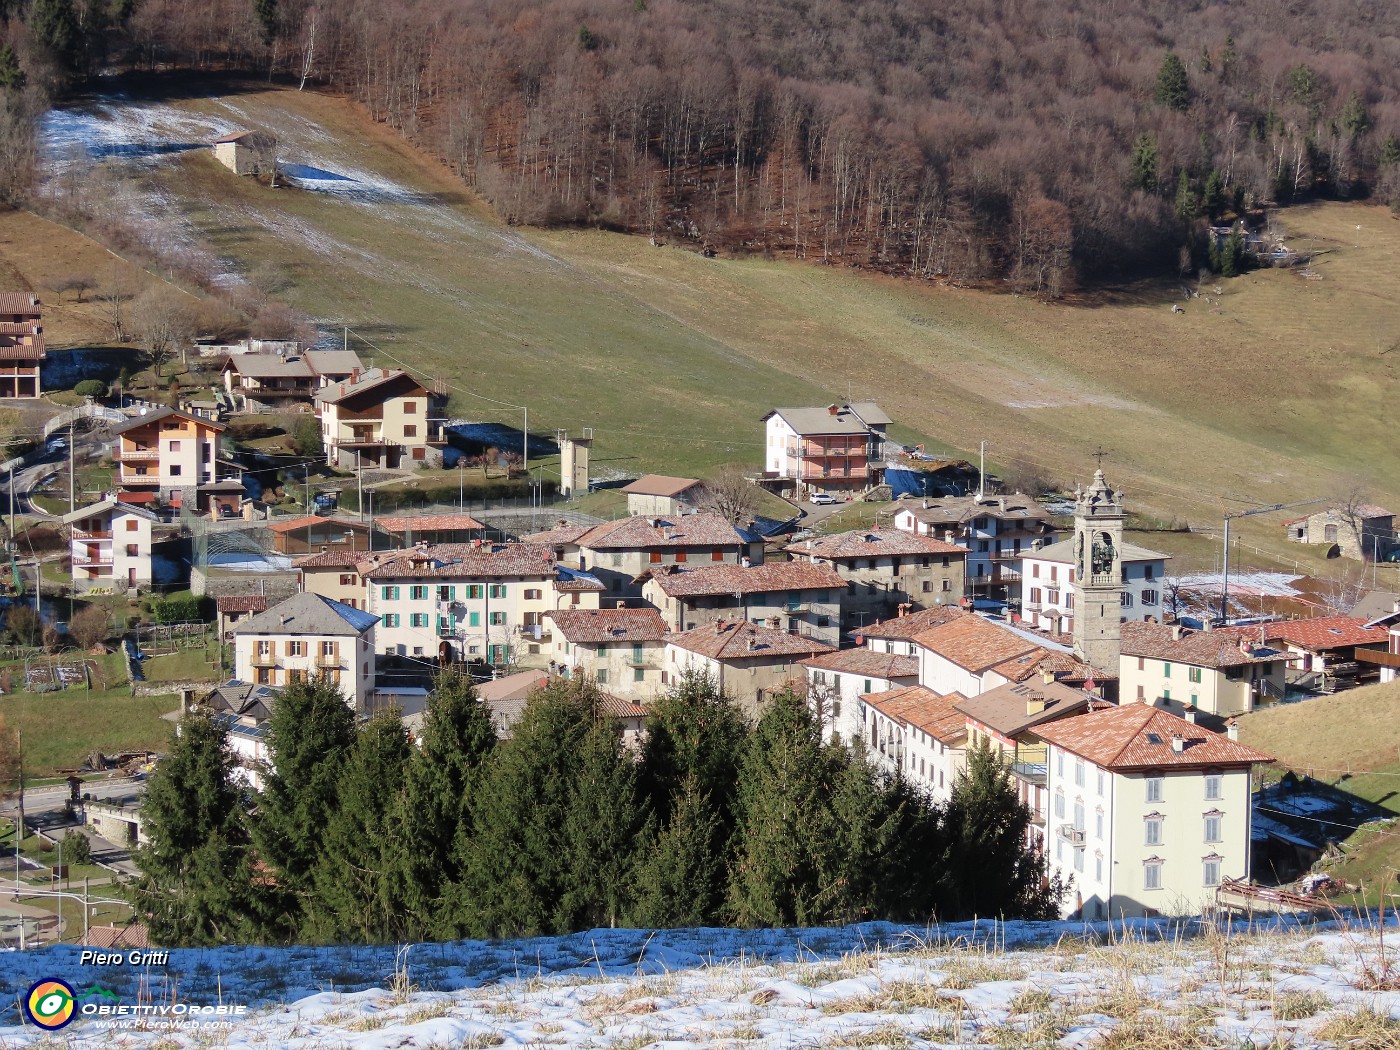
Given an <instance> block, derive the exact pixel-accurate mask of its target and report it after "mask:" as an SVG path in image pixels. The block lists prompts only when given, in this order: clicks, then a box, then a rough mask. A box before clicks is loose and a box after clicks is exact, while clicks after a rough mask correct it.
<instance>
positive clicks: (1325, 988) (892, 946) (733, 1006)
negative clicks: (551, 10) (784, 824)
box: [0, 916, 1400, 1050]
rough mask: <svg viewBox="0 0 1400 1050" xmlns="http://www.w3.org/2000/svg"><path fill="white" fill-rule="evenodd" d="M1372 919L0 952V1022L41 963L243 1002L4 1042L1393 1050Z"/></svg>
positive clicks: (121, 982) (151, 991) (41, 970)
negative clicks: (201, 1024)
mask: <svg viewBox="0 0 1400 1050" xmlns="http://www.w3.org/2000/svg"><path fill="white" fill-rule="evenodd" d="M1379 934H1380V931H1379V930H1378V928H1377V927H1376V926H1375V924H1374V922H1371V923H1367V922H1366V921H1365V920H1362V922H1360V923H1354V924H1353V925H1352V926H1351V927H1350V928H1348V927H1347V926H1346V925H1342V924H1337V923H1325V924H1321V925H1319V926H1317V927H1315V928H1312V929H1309V930H1302V929H1299V928H1297V927H1296V926H1288V925H1283V926H1274V927H1272V928H1268V929H1262V930H1261V929H1258V928H1256V929H1254V930H1253V931H1246V930H1244V929H1243V928H1241V927H1235V928H1233V929H1230V930H1219V929H1216V928H1213V927H1204V926H1198V927H1193V926H1191V925H1189V924H1188V925H1185V926H1172V925H1169V924H1167V923H1164V922H1158V923H1137V924H1131V925H1130V926H1129V927H1128V928H1127V929H1126V930H1124V929H1118V930H1109V929H1108V928H1107V927H1105V926H1103V925H1098V926H1095V927H1085V926H1082V925H1079V924H1056V923H1010V924H1006V925H1004V926H998V925H994V924H986V923H984V924H980V925H979V924H959V925H950V926H945V927H942V928H941V929H938V930H936V931H929V930H924V929H917V928H908V927H897V926H891V925H888V924H883V923H870V924H865V925H860V926H851V927H845V928H840V929H816V930H760V931H729V930H679V931H663V932H659V933H655V934H649V933H647V932H646V931H634V930H595V931H590V932H588V933H583V934H577V935H575V936H572V937H562V938H541V939H536V940H528V941H507V942H459V943H455V944H444V945H417V946H414V947H412V948H410V949H408V950H407V951H406V952H404V953H402V957H401V958H402V960H403V961H402V965H400V961H399V959H396V956H398V955H399V953H396V952H395V950H393V949H390V948H383V949H379V948H358V949H355V948H325V949H288V950H274V949H260V948H228V949H219V950H209V951H194V950H192V951H180V952H172V953H171V955H170V962H169V966H168V967H166V968H165V969H164V970H162V969H161V968H151V969H149V970H147V971H144V972H140V971H136V970H133V969H128V968H125V967H122V968H120V969H118V968H94V967H90V966H89V967H79V966H78V965H77V961H78V958H77V951H76V949H69V948H59V949H51V950H44V951H38V952H30V953H24V954H20V953H13V954H10V955H8V956H3V957H0V981H3V984H4V985H5V986H6V987H8V988H11V989H13V990H14V992H15V993H16V994H15V995H14V996H13V997H10V1001H9V1006H8V1009H9V1010H10V1014H9V1016H8V1017H7V1019H6V1023H7V1024H9V1025H14V1024H15V1023H16V1021H17V1018H16V1017H15V1015H14V1010H15V1002H16V1000H17V999H18V998H19V994H18V993H20V992H21V991H22V990H23V989H25V988H27V987H28V986H29V984H30V983H32V982H33V981H35V980H38V979H40V978H45V977H62V978H63V979H65V980H67V981H69V983H71V984H73V985H74V986H75V987H77V988H78V989H79V994H80V995H81V994H82V990H83V989H85V988H86V987H87V986H88V985H90V984H95V985H100V986H102V987H104V988H108V989H111V990H113V991H115V992H116V993H118V994H119V995H120V996H121V998H122V1001H123V1002H127V1003H135V1002H138V1001H140V1002H146V1003H156V1004H160V1003H168V1002H177V1001H178V1002H184V1003H193V1004H205V1005H209V1004H215V1003H217V1002H223V1003H225V1004H231V1003H245V1004H248V1005H249V1006H250V1007H252V1009H251V1010H250V1012H249V1014H248V1016H247V1017H246V1018H244V1019H242V1020H240V1021H237V1022H235V1023H234V1025H233V1027H231V1028H229V1029H226V1030H211V1029H203V1030H196V1029H190V1028H186V1029H170V1028H165V1027H160V1026H158V1025H156V1024H153V1025H151V1026H150V1027H149V1028H147V1029H144V1030H142V1029H133V1030H123V1031H119V1032H116V1031H112V1030H108V1029H103V1028H99V1027H98V1026H97V1023H96V1022H93V1021H88V1020H79V1021H77V1022H76V1023H74V1024H73V1025H71V1026H70V1027H68V1028H67V1029H65V1030H63V1031H62V1032H61V1033H58V1034H54V1035H46V1034H44V1033H42V1032H39V1031H37V1030H35V1029H33V1028H18V1027H8V1028H4V1029H0V1046H4V1047H7V1048H8V1047H18V1046H55V1047H56V1046H64V1047H133V1048H135V1047H152V1048H155V1047H160V1048H162V1050H164V1048H174V1047H210V1046H217V1047H230V1048H242V1047H249V1048H268V1047H295V1048H307V1050H310V1048H315V1047H325V1048H331V1047H349V1048H354V1050H361V1048H364V1050H380V1048H383V1050H389V1048H398V1047H441V1048H447V1047H487V1046H530V1047H548V1046H563V1047H614V1048H622V1047H625V1048H628V1050H640V1048H642V1047H653V1046H654V1047H658V1048H660V1047H665V1048H673V1050H679V1048H702V1047H736V1048H737V1047H744V1048H751V1050H759V1048H765V1050H766V1048H778V1047H814V1048H815V1047H833V1048H834V1047H924V1046H931V1047H974V1046H993V1047H1007V1048H1012V1047H1066V1048H1077V1047H1085V1048H1088V1047H1105V1048H1121V1050H1128V1048H1154V1050H1155V1048H1160V1050H1167V1048H1175V1047H1182V1048H1206V1047H1222V1048H1230V1050H1241V1048H1244V1047H1261V1048H1262V1047H1268V1048H1270V1050H1284V1048H1298V1050H1301V1048H1304V1047H1318V1046H1353V1047H1366V1048H1371V1050H1391V1048H1400V929H1397V928H1396V923H1395V920H1394V917H1393V916H1392V918H1391V921H1390V923H1389V925H1388V928H1387V929H1385V930H1384V934H1385V937H1381V936H1380V935H1379ZM1391 945H1395V946H1394V947H1392V946H1391ZM162 975H163V976H162ZM367 983H368V984H369V985H370V986H369V987H366V984H367ZM143 984H144V987H145V992H144V993H142V991H141V987H142V985H143Z"/></svg>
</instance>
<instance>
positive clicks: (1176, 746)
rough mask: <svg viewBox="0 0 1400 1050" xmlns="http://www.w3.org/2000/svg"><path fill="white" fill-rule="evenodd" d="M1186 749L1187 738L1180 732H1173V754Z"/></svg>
mask: <svg viewBox="0 0 1400 1050" xmlns="http://www.w3.org/2000/svg"><path fill="white" fill-rule="evenodd" d="M1185 750H1186V738H1185V737H1184V736H1182V735H1181V734H1180V733H1173V734H1172V754H1174V755H1179V754H1181V753H1182V752H1183V751H1185Z"/></svg>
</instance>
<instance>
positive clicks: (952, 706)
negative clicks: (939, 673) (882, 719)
mask: <svg viewBox="0 0 1400 1050" xmlns="http://www.w3.org/2000/svg"><path fill="white" fill-rule="evenodd" d="M860 698H861V699H862V700H864V701H865V703H866V704H868V705H869V706H870V707H873V708H875V710H877V711H879V712H880V713H881V714H883V715H885V716H886V717H887V718H889V719H891V720H892V721H895V722H899V723H901V724H903V725H906V726H912V727H913V728H915V729H919V730H922V731H923V732H925V733H927V734H928V735H929V736H931V737H933V738H934V739H935V740H941V741H943V743H945V744H951V743H955V742H956V741H958V740H959V739H961V738H962V737H965V736H966V735H967V716H966V715H965V714H963V713H962V712H961V711H960V710H958V705H959V704H960V703H962V702H963V701H964V700H966V699H967V698H966V697H965V696H963V695H962V693H949V694H948V695H946V696H939V695H938V694H937V693H935V692H934V691H933V690H932V689H928V688H926V687H925V686H922V685H911V686H907V687H905V688H904V689H890V690H888V691H887V692H884V693H862V694H861V697H860Z"/></svg>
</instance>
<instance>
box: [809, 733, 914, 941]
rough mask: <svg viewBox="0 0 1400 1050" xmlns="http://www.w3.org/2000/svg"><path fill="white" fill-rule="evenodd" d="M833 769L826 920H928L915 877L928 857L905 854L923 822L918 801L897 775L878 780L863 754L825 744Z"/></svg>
mask: <svg viewBox="0 0 1400 1050" xmlns="http://www.w3.org/2000/svg"><path fill="white" fill-rule="evenodd" d="M828 747H829V749H830V751H831V754H830V761H831V765H832V767H833V768H834V769H835V771H836V772H835V776H834V778H833V784H832V792H831V815H832V832H833V834H834V836H835V842H834V845H835V846H836V848H835V849H834V850H833V851H832V854H831V863H832V868H831V870H830V871H829V872H828V873H827V875H826V877H825V879H824V880H823V881H824V883H825V885H826V888H827V893H828V897H829V899H828V901H827V903H826V911H827V914H828V915H829V917H830V918H829V921H832V922H842V923H850V922H865V921H867V920H870V919H911V918H925V917H927V906H928V902H927V894H925V893H923V892H921V890H922V887H921V882H922V879H921V876H922V875H923V873H924V872H925V871H927V870H928V865H927V862H926V861H927V859H926V857H925V856H919V855H916V854H914V853H912V852H911V851H910V850H911V847H912V846H913V845H914V844H915V843H917V842H919V841H921V840H920V838H919V837H918V836H917V835H916V834H914V832H915V824H916V823H917V822H918V821H919V819H920V818H921V817H922V816H923V811H922V808H921V806H920V803H919V800H918V799H917V798H915V796H914V795H913V793H912V792H911V791H909V789H908V788H907V786H906V784H905V782H904V780H903V779H902V778H900V777H893V778H890V777H886V776H884V775H882V774H880V773H879V772H878V771H877V770H876V769H875V768H874V767H873V766H872V765H871V764H870V762H869V761H868V760H867V758H866V756H865V751H864V749H863V748H861V749H858V750H857V751H855V752H850V751H847V749H846V748H844V747H843V746H841V745H828Z"/></svg>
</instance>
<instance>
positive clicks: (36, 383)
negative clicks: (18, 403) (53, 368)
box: [0, 292, 47, 398]
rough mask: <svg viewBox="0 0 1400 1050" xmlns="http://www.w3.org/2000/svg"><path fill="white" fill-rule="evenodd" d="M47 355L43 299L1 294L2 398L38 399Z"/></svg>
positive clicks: (30, 294)
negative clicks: (42, 317)
mask: <svg viewBox="0 0 1400 1050" xmlns="http://www.w3.org/2000/svg"><path fill="white" fill-rule="evenodd" d="M46 355H47V349H46V347H45V345H44V326H43V325H42V324H41V323H40V303H39V297H38V296H37V295H34V294H32V293H30V292H3V293H0V398H7V397H24V398H32V397H38V396H39V393H40V390H41V384H40V377H39V372H40V367H41V365H42V364H43V361H44V358H45V356H46Z"/></svg>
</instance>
